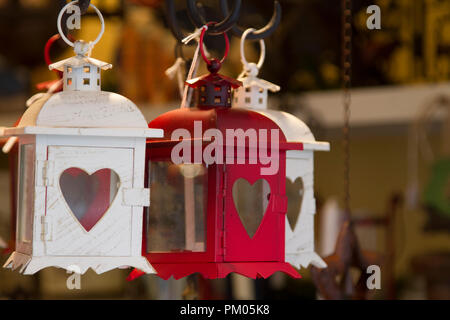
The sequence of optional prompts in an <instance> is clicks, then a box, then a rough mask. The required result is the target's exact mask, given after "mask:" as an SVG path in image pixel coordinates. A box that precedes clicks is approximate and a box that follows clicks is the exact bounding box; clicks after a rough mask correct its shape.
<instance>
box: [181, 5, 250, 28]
mask: <svg viewBox="0 0 450 320" xmlns="http://www.w3.org/2000/svg"><path fill="white" fill-rule="evenodd" d="M196 2H197V1H196V0H187V1H186V3H187V9H188V14H189V17H190V18H191V20H192V22H193V23H194V25H195V26H196V27H197V28H200V27H202V26H204V25H205V24H207V22H206V19H205V17H203V16H202V15H201V14H200V13H199V11H198V8H197V6H196ZM240 11H241V0H234V4H233V9H232V10H231V12H229V13H228V12H227V15H226V18H225V19H224V20H222V21H220V22H218V23H215V24H213V25H211V26H209V28H208V31H207V32H208V34H209V35H220V34H222V33H225V32H227V31H228V30H230V29H231V28H232V27H233V26H234V25H235V24H236V22H237V21H238V19H239V15H240Z"/></svg>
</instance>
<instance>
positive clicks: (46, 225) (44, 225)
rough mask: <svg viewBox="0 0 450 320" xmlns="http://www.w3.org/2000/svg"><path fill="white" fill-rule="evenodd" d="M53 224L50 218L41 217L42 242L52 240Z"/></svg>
mask: <svg viewBox="0 0 450 320" xmlns="http://www.w3.org/2000/svg"><path fill="white" fill-rule="evenodd" d="M52 226H53V225H52V223H51V218H50V217H49V216H41V239H42V241H51V240H52Z"/></svg>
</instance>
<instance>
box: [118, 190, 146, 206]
mask: <svg viewBox="0 0 450 320" xmlns="http://www.w3.org/2000/svg"><path fill="white" fill-rule="evenodd" d="M122 192H123V198H122V205H124V206H130V207H148V206H150V189H148V188H141V189H131V188H123V190H122Z"/></svg>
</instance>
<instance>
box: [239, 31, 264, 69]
mask: <svg viewBox="0 0 450 320" xmlns="http://www.w3.org/2000/svg"><path fill="white" fill-rule="evenodd" d="M255 31H256V30H255V29H254V28H249V29H247V30H245V31H244V33H242V37H241V48H240V52H241V61H242V64H243V65H244V69H245V70H246V71H248V72H250V73H252V75H254V76H257V74H258V71H259V69H261V67H262V65H263V63H264V59H265V58H266V45H265V44H264V40H263V39H260V40H259V46H260V47H261V53H260V55H259V60H258V64H256V65H255V64H254V63H248V61H247V59H245V39H246V38H247V37H248V36H249V35H250V34H254V32H255ZM255 67H256V70H253V69H254V68H255ZM253 73H256V74H253Z"/></svg>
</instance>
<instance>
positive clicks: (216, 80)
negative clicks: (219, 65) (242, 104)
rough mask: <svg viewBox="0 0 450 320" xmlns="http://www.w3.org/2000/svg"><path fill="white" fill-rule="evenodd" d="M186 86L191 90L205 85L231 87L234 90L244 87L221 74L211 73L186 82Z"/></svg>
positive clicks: (237, 81) (239, 82)
mask: <svg viewBox="0 0 450 320" xmlns="http://www.w3.org/2000/svg"><path fill="white" fill-rule="evenodd" d="M186 84H187V85H188V86H189V87H191V88H198V87H200V86H202V85H205V84H212V85H230V86H231V87H232V88H233V89H236V88H238V87H240V86H242V82H241V81H239V80H236V79H233V78H230V77H227V76H224V75H222V74H219V73H209V74H205V75H202V76H200V77H197V78H194V79H190V80H187V81H186Z"/></svg>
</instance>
